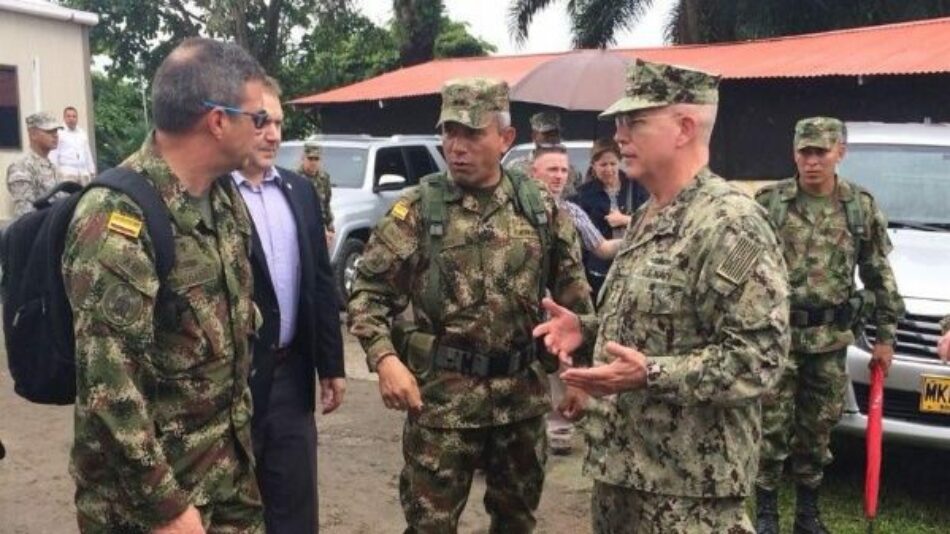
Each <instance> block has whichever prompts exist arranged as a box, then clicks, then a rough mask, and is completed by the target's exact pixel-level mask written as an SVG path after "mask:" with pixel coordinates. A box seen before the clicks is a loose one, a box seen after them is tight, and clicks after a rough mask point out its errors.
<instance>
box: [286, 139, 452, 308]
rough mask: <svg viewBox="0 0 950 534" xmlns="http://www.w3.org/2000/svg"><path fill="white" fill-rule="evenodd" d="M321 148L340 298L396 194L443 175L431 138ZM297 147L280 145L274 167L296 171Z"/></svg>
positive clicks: (325, 143) (336, 142)
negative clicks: (327, 181) (329, 190)
mask: <svg viewBox="0 0 950 534" xmlns="http://www.w3.org/2000/svg"><path fill="white" fill-rule="evenodd" d="M318 139H319V141H320V144H321V146H322V147H323V157H322V158H321V163H322V168H323V170H325V171H326V172H327V173H329V174H330V181H331V185H332V190H333V195H332V198H331V200H330V209H332V210H333V219H334V226H335V227H336V237H335V239H334V241H333V243H332V245H331V250H330V261H331V263H332V264H333V269H334V272H335V274H336V278H337V283H338V284H339V287H340V291H341V294H342V295H344V297H345V296H346V295H348V294H349V288H350V285H351V284H352V281H353V275H354V274H355V266H356V263H357V261H359V258H360V256H361V255H362V253H363V247H364V246H365V245H366V241H367V240H368V239H369V234H370V232H371V231H372V229H373V227H374V226H375V225H376V221H378V220H379V218H380V217H382V216H383V215H384V214H385V213H386V212H387V211H388V210H389V208H390V206H392V205H393V203H395V202H396V200H397V199H398V198H399V196H400V195H401V194H402V190H403V189H405V188H407V187H410V186H413V185H416V184H418V183H419V179H420V178H422V177H423V176H425V175H427V174H431V173H434V172H440V171H443V170H445V168H446V165H445V158H443V157H442V152H441V150H442V147H441V141H440V140H439V138H438V137H437V136H432V135H426V136H420V135H394V136H392V137H371V136H368V135H323V136H318ZM302 155H303V141H285V142H283V143H281V145H280V149H279V150H278V152H277V165H279V166H281V167H284V168H288V169H296V168H297V167H298V166H299V164H300V158H301V156H302Z"/></svg>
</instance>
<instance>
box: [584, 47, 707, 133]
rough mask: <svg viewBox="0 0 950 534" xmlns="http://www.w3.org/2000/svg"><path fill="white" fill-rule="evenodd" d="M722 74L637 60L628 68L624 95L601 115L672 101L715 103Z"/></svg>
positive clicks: (666, 103)
mask: <svg viewBox="0 0 950 534" xmlns="http://www.w3.org/2000/svg"><path fill="white" fill-rule="evenodd" d="M717 102H719V76H716V75H714V74H709V73H706V72H703V71H699V70H692V69H688V68H685V67H677V66H675V65H666V64H664V63H651V62H649V61H644V60H642V59H637V60H635V61H634V62H633V65H630V68H628V69H627V85H626V87H625V88H624V96H623V97H622V98H621V99H620V100H618V101H616V102H614V103H613V104H612V105H611V106H610V107H609V108H607V109H606V110H605V111H604V112H603V113H601V114H600V118H601V119H610V118H612V117H614V116H615V115H620V114H623V113H630V112H631V111H637V110H640V109H648V108H657V107H662V106H669V105H671V104H716V103H717Z"/></svg>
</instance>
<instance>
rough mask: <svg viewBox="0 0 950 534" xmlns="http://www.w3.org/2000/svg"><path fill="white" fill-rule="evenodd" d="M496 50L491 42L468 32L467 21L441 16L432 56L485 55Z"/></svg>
mask: <svg viewBox="0 0 950 534" xmlns="http://www.w3.org/2000/svg"><path fill="white" fill-rule="evenodd" d="M496 50H497V49H496V48H495V47H494V46H493V45H492V44H491V43H489V42H486V41H483V40H481V39H479V38H478V37H475V36H473V35H472V34H470V33H468V23H466V22H455V21H453V20H449V18H448V17H442V31H441V32H440V33H439V36H438V37H436V39H435V47H434V50H433V55H434V57H477V56H487V55H488V54H491V53H493V52H495V51H496Z"/></svg>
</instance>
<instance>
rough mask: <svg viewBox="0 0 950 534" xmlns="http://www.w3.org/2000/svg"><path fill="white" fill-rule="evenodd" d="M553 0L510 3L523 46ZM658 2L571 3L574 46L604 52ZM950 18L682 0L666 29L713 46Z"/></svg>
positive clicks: (879, 4) (881, 2) (833, 5)
mask: <svg viewBox="0 0 950 534" xmlns="http://www.w3.org/2000/svg"><path fill="white" fill-rule="evenodd" d="M552 3H553V0H512V2H511V4H510V7H509V26H510V29H511V33H512V35H514V37H515V39H516V40H518V41H519V42H523V41H524V39H526V38H527V35H528V27H529V26H530V25H531V21H532V20H533V18H534V16H535V15H536V14H537V13H538V12H540V11H541V10H543V9H545V8H547V7H548V6H549V5H550V4H552ZM654 4H655V2H654V0H568V2H567V12H568V16H569V17H570V19H571V32H572V35H573V46H574V47H575V48H604V47H607V46H608V45H610V44H613V43H614V42H615V40H616V36H617V34H618V33H619V32H621V31H623V30H625V29H627V28H629V27H631V26H632V25H633V24H635V23H637V22H638V21H639V20H640V18H641V17H642V16H643V14H644V13H645V12H646V11H647V10H648V9H649V8H650V7H652V6H653V5H654ZM947 15H950V2H948V1H946V0H914V1H907V0H874V1H869V0H833V1H829V0H678V1H677V2H676V3H675V4H674V7H673V13H672V15H671V17H670V21H669V23H668V25H667V28H666V35H667V38H668V39H669V40H670V41H671V42H673V43H676V44H694V43H715V42H724V41H739V40H746V39H759V38H764V37H775V36H780V35H796V34H802V33H810V32H820V31H827V30H835V29H843V28H854V27H859V26H869V25H875V24H886V23H890V22H903V21H908V20H917V19H924V18H934V17H942V16H947Z"/></svg>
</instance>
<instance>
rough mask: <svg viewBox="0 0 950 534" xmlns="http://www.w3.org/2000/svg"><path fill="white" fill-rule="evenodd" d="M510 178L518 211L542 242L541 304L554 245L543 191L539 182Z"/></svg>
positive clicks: (521, 177) (539, 292)
mask: <svg viewBox="0 0 950 534" xmlns="http://www.w3.org/2000/svg"><path fill="white" fill-rule="evenodd" d="M508 177H509V179H510V180H511V184H512V185H513V186H514V189H515V198H516V199H517V203H518V209H519V210H520V211H521V213H523V214H524V215H525V216H526V217H527V218H528V220H529V221H530V222H531V225H532V226H534V228H535V230H537V232H538V238H539V239H540V240H541V276H539V277H538V301H539V302H540V300H541V298H543V297H544V293H545V290H546V289H547V287H548V274H549V273H550V271H551V265H550V263H551V246H552V245H553V243H552V240H551V225H550V224H549V223H550V221H549V220H548V213H547V211H546V210H545V209H544V202H543V201H542V200H541V190H540V189H538V184H537V182H535V181H533V180H530V179H526V178H525V177H524V176H522V175H518V174H515V173H511V174H509V176H508Z"/></svg>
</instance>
